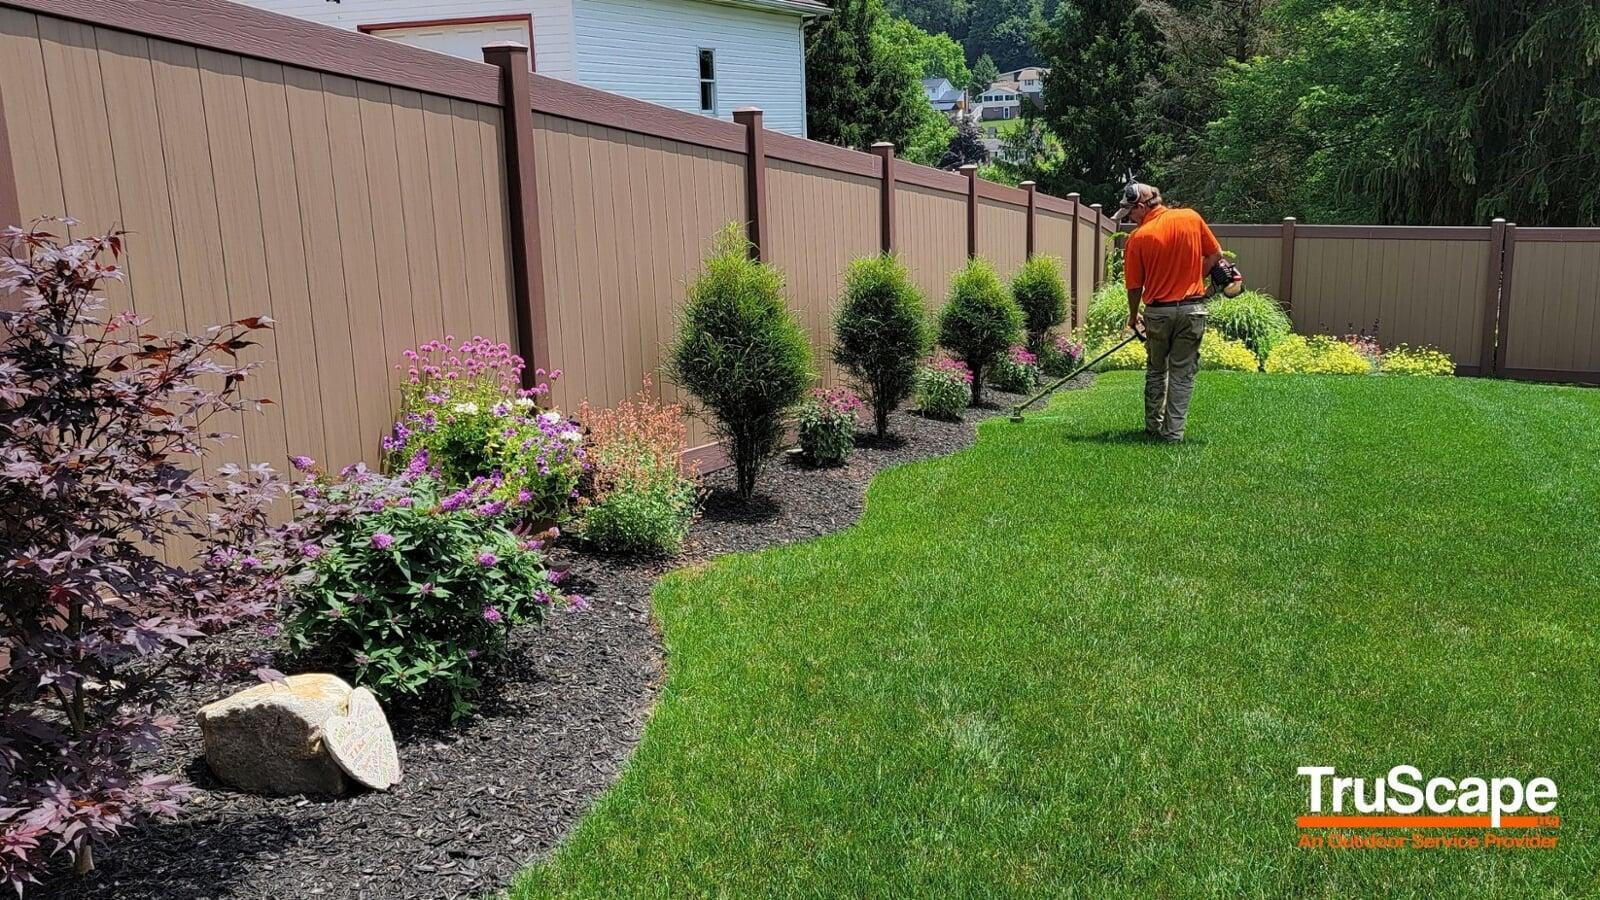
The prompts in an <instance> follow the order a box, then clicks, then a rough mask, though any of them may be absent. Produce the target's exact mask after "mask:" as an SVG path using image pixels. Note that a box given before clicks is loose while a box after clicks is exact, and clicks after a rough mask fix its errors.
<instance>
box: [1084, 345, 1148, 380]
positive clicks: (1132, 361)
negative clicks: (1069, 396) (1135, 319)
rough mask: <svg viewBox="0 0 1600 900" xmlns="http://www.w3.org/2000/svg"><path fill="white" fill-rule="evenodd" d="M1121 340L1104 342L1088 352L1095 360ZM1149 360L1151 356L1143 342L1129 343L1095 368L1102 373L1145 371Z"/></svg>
mask: <svg viewBox="0 0 1600 900" xmlns="http://www.w3.org/2000/svg"><path fill="white" fill-rule="evenodd" d="M1120 340H1122V338H1117V339H1116V341H1106V342H1104V343H1103V344H1101V345H1100V346H1098V347H1096V348H1094V349H1093V350H1090V351H1088V355H1089V357H1090V358H1091V359H1093V358H1094V357H1096V356H1099V355H1100V354H1102V353H1104V352H1106V350H1108V349H1110V348H1111V347H1113V346H1115V345H1116V342H1117V341H1120ZM1149 359H1150V356H1149V354H1148V353H1146V352H1145V349H1144V342H1143V341H1129V342H1128V343H1127V344H1126V345H1125V346H1124V347H1122V349H1120V350H1118V351H1117V352H1115V353H1113V354H1111V355H1110V356H1108V357H1106V358H1105V359H1104V360H1103V361H1101V363H1100V364H1099V365H1098V366H1095V368H1096V369H1098V370H1100V371H1102V372H1111V371H1115V370H1117V369H1144V368H1147V367H1148V366H1149Z"/></svg>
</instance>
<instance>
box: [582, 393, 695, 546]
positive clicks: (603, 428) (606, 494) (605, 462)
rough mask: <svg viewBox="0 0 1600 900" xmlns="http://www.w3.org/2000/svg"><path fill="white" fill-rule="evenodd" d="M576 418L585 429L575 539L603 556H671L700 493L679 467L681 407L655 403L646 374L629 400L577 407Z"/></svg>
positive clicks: (682, 429)
mask: <svg viewBox="0 0 1600 900" xmlns="http://www.w3.org/2000/svg"><path fill="white" fill-rule="evenodd" d="M578 416H579V418H580V419H581V420H582V421H583V423H584V424H585V425H586V426H587V427H588V429H589V436H588V444H587V445H586V446H587V448H588V460H589V475H588V479H587V480H588V484H587V490H586V491H585V492H584V493H585V497H584V498H583V499H582V500H581V501H579V510H580V512H579V529H580V533H581V534H582V535H583V538H584V539H585V540H587V541H589V542H590V543H591V544H594V545H595V546H596V547H597V548H599V549H601V550H605V551H607V552H611V553H636V554H645V555H652V556H675V555H677V554H678V553H679V552H681V551H682V550H683V541H684V538H686V537H688V534H689V526H690V525H691V524H692V523H693V522H694V517H695V512H696V510H697V507H698V503H697V501H698V500H699V496H700V488H699V484H698V482H697V480H696V479H695V476H694V474H693V473H692V472H691V473H685V472H684V471H683V469H682V467H681V464H680V460H681V459H682V455H683V450H684V444H685V437H686V429H685V427H684V420H683V409H682V407H680V406H678V404H676V403H662V402H661V401H659V400H657V399H656V396H655V389H654V385H652V384H651V379H650V377H649V376H648V375H647V376H645V379H644V387H643V389H642V390H640V391H639V393H638V395H637V396H635V397H633V398H631V399H628V400H624V401H623V402H621V403H619V404H617V405H615V406H613V407H611V408H610V409H595V408H593V407H591V406H590V405H589V404H588V403H584V404H583V405H582V406H581V407H579V412H578Z"/></svg>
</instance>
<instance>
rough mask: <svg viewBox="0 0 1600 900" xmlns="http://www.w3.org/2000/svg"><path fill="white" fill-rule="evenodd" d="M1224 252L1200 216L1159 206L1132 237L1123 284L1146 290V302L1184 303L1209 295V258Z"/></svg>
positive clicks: (1124, 260) (1124, 261)
mask: <svg viewBox="0 0 1600 900" xmlns="http://www.w3.org/2000/svg"><path fill="white" fill-rule="evenodd" d="M1221 249H1222V245H1221V244H1218V243H1217V236H1216V235H1214V234H1212V233H1211V229H1210V228H1209V227H1207V226H1206V222H1205V220H1204V219H1202V218H1200V214H1199V213H1197V212H1195V211H1194V210H1192V209H1168V208H1167V207H1165V206H1158V207H1156V208H1155V209H1152V210H1151V211H1150V214H1149V215H1148V216H1145V219H1144V222H1143V223H1141V224H1140V225H1139V227H1138V228H1136V229H1134V231H1133V234H1131V235H1129V236H1128V245H1127V247H1126V249H1125V251H1124V254H1123V266H1122V273H1123V282H1124V283H1125V284H1127V286H1128V290H1130V291H1131V290H1133V289H1134V288H1141V287H1142V288H1144V302H1145V303H1161V302H1163V301H1172V300H1183V299H1185V298H1188V297H1196V296H1200V295H1203V294H1204V293H1205V292H1206V272H1205V271H1204V269H1203V268H1202V264H1203V263H1204V262H1205V259H1206V257H1208V256H1210V255H1211V254H1213V253H1216V252H1218V251H1220V250H1221Z"/></svg>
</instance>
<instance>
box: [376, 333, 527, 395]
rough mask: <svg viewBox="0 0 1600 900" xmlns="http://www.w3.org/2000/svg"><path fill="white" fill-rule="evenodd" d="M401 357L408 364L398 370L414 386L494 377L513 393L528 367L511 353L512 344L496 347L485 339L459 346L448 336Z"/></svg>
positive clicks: (469, 340) (463, 343)
mask: <svg viewBox="0 0 1600 900" xmlns="http://www.w3.org/2000/svg"><path fill="white" fill-rule="evenodd" d="M401 355H402V356H403V357H404V358H405V361H404V362H399V363H395V366H394V367H395V369H397V370H401V371H404V372H405V373H406V375H407V377H408V378H409V379H410V381H411V383H412V384H422V383H423V382H425V381H433V380H437V379H442V380H445V381H456V380H476V379H478V378H482V377H484V376H492V377H494V378H495V379H496V380H498V381H499V382H500V384H501V386H503V387H505V388H506V389H508V390H511V389H515V388H516V387H517V386H518V385H519V384H520V383H521V380H522V370H523V368H524V367H525V365H526V364H525V363H524V362H523V361H522V357H520V356H518V355H517V354H515V353H513V352H511V345H510V344H506V343H495V342H494V341H492V340H490V339H488V338H486V337H483V336H482V335H475V336H473V337H471V338H469V339H467V340H465V341H462V342H461V344H460V345H459V346H458V345H457V344H456V339H455V335H445V338H444V340H442V341H428V342H427V343H425V344H423V345H421V346H420V347H417V348H415V349H412V350H407V351H405V352H404V353H403V354H401Z"/></svg>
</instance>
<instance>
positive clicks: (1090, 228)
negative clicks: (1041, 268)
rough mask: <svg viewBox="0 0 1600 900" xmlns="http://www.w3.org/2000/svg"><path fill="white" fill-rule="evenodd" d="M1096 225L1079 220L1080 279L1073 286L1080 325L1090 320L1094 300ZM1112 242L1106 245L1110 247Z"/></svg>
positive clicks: (1075, 316)
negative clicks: (1090, 310)
mask: <svg viewBox="0 0 1600 900" xmlns="http://www.w3.org/2000/svg"><path fill="white" fill-rule="evenodd" d="M1095 231H1096V226H1095V224H1094V223H1093V222H1092V221H1090V220H1088V219H1085V218H1079V219H1078V269H1077V271H1078V278H1077V283H1076V284H1074V285H1073V286H1072V302H1073V310H1074V315H1073V321H1074V322H1076V323H1078V324H1079V325H1081V324H1083V323H1084V322H1085V321H1087V320H1088V318H1089V304H1090V303H1091V302H1093V300H1094V291H1095V288H1096V287H1097V285H1096V284H1095V264H1096V262H1097V260H1096V259H1095V258H1094V236H1095ZM1110 243H1111V242H1110V241H1109V240H1107V241H1106V245H1107V246H1110Z"/></svg>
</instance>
